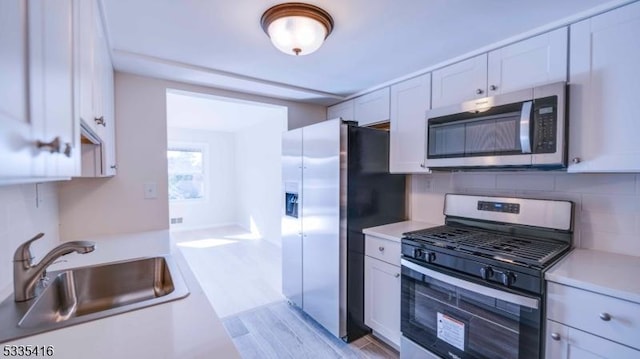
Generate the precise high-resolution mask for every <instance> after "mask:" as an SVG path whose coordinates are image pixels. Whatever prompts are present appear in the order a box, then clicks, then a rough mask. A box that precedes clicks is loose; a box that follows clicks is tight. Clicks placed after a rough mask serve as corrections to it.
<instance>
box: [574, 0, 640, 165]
mask: <svg viewBox="0 0 640 359" xmlns="http://www.w3.org/2000/svg"><path fill="white" fill-rule="evenodd" d="M570 33H571V39H570V56H569V58H570V66H569V69H570V70H569V71H570V73H569V83H570V89H569V99H570V101H569V106H570V110H569V128H570V136H569V168H568V171H569V172H640V145H638V133H639V132H640V121H639V119H638V108H637V105H638V99H640V96H639V95H638V92H639V91H638V86H639V85H638V84H640V70H639V64H640V41H639V40H638V34H640V3H638V2H636V3H632V4H630V5H627V6H625V7H621V8H619V9H616V10H613V11H610V12H607V13H604V14H602V15H598V16H595V17H592V18H590V19H587V20H584V21H581V22H579V23H576V24H573V25H571V32H570Z"/></svg>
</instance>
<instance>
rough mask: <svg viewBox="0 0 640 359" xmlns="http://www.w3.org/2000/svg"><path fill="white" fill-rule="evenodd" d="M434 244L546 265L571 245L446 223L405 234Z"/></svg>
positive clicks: (528, 263) (517, 261)
mask: <svg viewBox="0 0 640 359" xmlns="http://www.w3.org/2000/svg"><path fill="white" fill-rule="evenodd" d="M404 235H405V237H406V238H409V239H412V240H416V241H422V242H426V243H428V244H430V245H432V246H436V247H441V248H447V249H450V250H454V251H461V252H465V253H467V254H471V255H475V256H481V257H485V258H491V259H495V260H499V261H502V262H508V263H512V264H520V265H525V266H532V267H539V268H543V267H545V265H546V264H547V263H549V262H550V261H552V260H553V259H554V258H556V257H557V256H558V255H560V254H561V253H563V252H564V251H566V250H567V249H568V248H569V245H568V244H565V243H560V242H553V241H548V240H544V239H540V238H526V237H519V236H510V235H505V234H503V233H496V232H491V231H485V230H480V229H474V228H461V227H456V226H450V225H444V226H440V227H434V228H428V229H423V230H418V231H413V232H408V233H405V234H404Z"/></svg>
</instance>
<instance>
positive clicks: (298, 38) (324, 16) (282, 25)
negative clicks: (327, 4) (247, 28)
mask: <svg viewBox="0 0 640 359" xmlns="http://www.w3.org/2000/svg"><path fill="white" fill-rule="evenodd" d="M260 24H261V25H262V29H263V30H264V32H265V33H267V35H268V36H269V38H271V42H272V43H273V45H274V46H275V47H276V48H278V50H280V51H282V52H284V53H285V54H289V55H308V54H310V53H312V52H314V51H316V50H318V49H319V48H320V46H321V45H322V43H323V42H324V40H325V39H326V38H327V36H329V34H330V33H331V30H333V19H332V18H331V15H329V13H328V12H326V11H324V10H322V9H321V8H319V7H317V6H313V5H309V4H304V3H299V2H291V3H284V4H280V5H276V6H274V7H271V8H270V9H269V10H267V11H265V12H264V14H262V19H260Z"/></svg>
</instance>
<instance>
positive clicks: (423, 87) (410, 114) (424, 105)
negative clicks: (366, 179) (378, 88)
mask: <svg viewBox="0 0 640 359" xmlns="http://www.w3.org/2000/svg"><path fill="white" fill-rule="evenodd" d="M430 97H431V74H425V75H422V76H419V77H416V78H412V79H409V80H406V81H403V82H401V83H399V84H395V85H393V86H391V118H390V120H391V131H390V148H389V171H390V172H391V173H420V172H429V170H428V169H427V168H426V167H425V165H424V159H425V153H426V152H425V146H426V131H425V130H426V129H425V124H426V119H425V113H426V111H427V110H428V109H429V107H430V106H429V105H430Z"/></svg>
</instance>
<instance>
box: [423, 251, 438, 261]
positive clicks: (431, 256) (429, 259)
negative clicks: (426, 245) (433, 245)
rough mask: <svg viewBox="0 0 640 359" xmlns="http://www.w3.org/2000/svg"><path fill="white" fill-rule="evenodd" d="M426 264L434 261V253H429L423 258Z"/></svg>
mask: <svg viewBox="0 0 640 359" xmlns="http://www.w3.org/2000/svg"><path fill="white" fill-rule="evenodd" d="M425 259H426V260H427V262H429V263H432V262H435V261H436V252H429V253H427V256H426V258H425Z"/></svg>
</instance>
